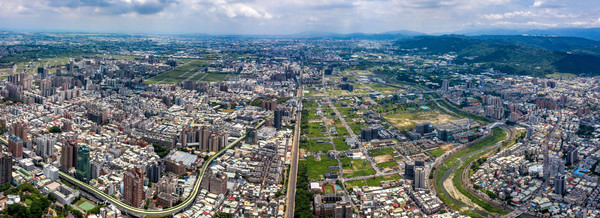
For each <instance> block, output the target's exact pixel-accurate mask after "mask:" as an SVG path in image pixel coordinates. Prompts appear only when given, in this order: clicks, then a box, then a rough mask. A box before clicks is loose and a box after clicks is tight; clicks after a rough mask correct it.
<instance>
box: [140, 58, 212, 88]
mask: <svg viewBox="0 0 600 218" xmlns="http://www.w3.org/2000/svg"><path fill="white" fill-rule="evenodd" d="M186 61H187V62H185V63H183V64H181V65H179V66H177V67H175V68H173V69H172V70H170V71H167V72H165V73H162V74H159V75H157V76H154V77H152V78H150V79H148V80H146V83H149V84H153V83H161V84H172V83H176V82H179V81H183V80H185V79H186V78H188V77H190V76H191V75H192V74H193V73H195V72H197V71H200V70H202V69H203V67H205V66H206V65H208V64H209V63H210V62H211V61H209V60H186Z"/></svg>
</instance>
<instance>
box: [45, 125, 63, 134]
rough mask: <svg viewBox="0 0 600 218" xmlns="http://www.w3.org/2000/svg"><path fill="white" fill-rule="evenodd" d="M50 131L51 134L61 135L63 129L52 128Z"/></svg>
mask: <svg viewBox="0 0 600 218" xmlns="http://www.w3.org/2000/svg"><path fill="white" fill-rule="evenodd" d="M48 131H50V133H61V132H62V129H60V127H58V126H52V127H50V129H49V130H48Z"/></svg>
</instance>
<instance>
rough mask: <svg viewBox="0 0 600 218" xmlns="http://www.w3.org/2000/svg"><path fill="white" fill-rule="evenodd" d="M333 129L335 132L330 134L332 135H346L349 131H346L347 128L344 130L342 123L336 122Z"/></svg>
mask: <svg viewBox="0 0 600 218" xmlns="http://www.w3.org/2000/svg"><path fill="white" fill-rule="evenodd" d="M335 131H336V132H337V133H335V134H332V135H333V136H347V135H350V133H349V132H348V130H346V127H345V126H344V125H343V124H341V123H340V124H336V125H335Z"/></svg>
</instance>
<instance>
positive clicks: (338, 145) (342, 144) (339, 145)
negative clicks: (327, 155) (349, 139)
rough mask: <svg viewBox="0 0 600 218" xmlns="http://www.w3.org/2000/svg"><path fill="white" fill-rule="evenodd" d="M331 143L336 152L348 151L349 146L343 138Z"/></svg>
mask: <svg viewBox="0 0 600 218" xmlns="http://www.w3.org/2000/svg"><path fill="white" fill-rule="evenodd" d="M333 143H334V144H335V148H336V149H337V150H338V151H345V150H348V149H350V146H349V145H348V144H346V140H345V139H343V138H335V139H333Z"/></svg>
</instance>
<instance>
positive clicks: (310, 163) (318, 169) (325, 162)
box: [302, 155, 338, 181]
mask: <svg viewBox="0 0 600 218" xmlns="http://www.w3.org/2000/svg"><path fill="white" fill-rule="evenodd" d="M319 157H320V158H321V160H319V161H317V160H315V157H314V156H312V155H311V156H308V157H307V158H306V160H302V161H306V166H307V174H308V178H309V179H310V180H311V181H315V180H322V179H324V178H325V177H324V176H323V174H325V173H328V172H333V171H336V170H329V169H328V168H327V167H329V166H337V165H338V162H337V160H335V159H329V156H327V155H321V156H319Z"/></svg>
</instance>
